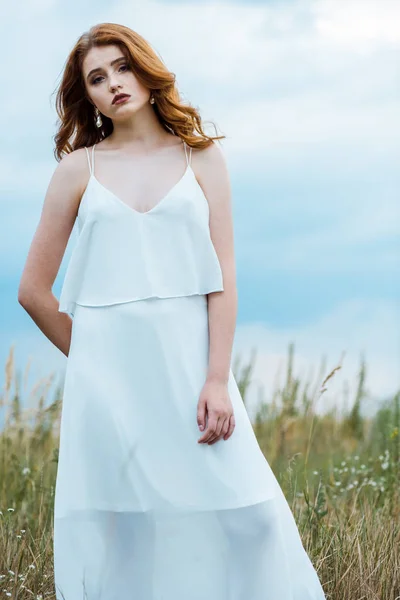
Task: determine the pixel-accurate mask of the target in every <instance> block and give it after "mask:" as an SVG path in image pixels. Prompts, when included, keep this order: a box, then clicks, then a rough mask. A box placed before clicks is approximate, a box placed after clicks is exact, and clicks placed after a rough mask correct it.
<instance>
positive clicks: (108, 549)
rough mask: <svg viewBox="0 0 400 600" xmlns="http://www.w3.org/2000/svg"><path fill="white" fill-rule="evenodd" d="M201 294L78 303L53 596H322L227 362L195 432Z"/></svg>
mask: <svg viewBox="0 0 400 600" xmlns="http://www.w3.org/2000/svg"><path fill="white" fill-rule="evenodd" d="M208 352H209V331H208V302H207V295H193V296H183V297H175V298H162V299H161V298H155V297H153V298H148V299H145V300H139V301H131V302H124V303H120V304H113V305H106V306H83V305H77V307H76V311H75V315H74V319H73V325H72V336H71V345H70V351H69V356H68V360H67V369H66V377H65V383H64V395H63V406H62V414H61V429H60V445H59V460H58V469H57V479H56V491H55V504H54V575H55V586H56V597H57V600H61V599H64V600H81V599H88V600H122V599H123V600H128V599H132V600H204V599H207V600H323V599H324V598H325V596H324V593H323V590H322V587H321V584H320V581H319V578H318V576H317V573H316V571H315V569H314V567H313V565H312V563H311V561H310V559H309V556H308V555H307V553H306V551H305V550H304V547H303V545H302V542H301V538H300V535H299V532H298V529H297V526H296V522H295V520H294V518H293V515H292V512H291V510H290V507H289V505H288V504H287V501H286V499H285V497H284V495H283V493H282V490H281V488H280V486H279V484H278V482H277V480H276V478H275V476H274V474H273V472H272V470H271V468H270V466H269V464H268V462H267V461H266V459H265V457H264V455H263V454H262V452H261V450H260V448H259V445H258V443H257V439H256V437H255V434H254V431H253V428H252V425H251V422H250V419H249V417H248V414H247V411H246V409H245V406H244V404H243V401H242V398H241V396H240V392H239V389H238V386H237V384H236V381H235V379H234V376H233V373H232V371H231V370H230V372H229V382H228V391H229V395H230V399H231V402H232V405H233V409H234V414H235V421H236V427H235V429H234V432H233V434H232V435H231V437H230V438H229V439H228V440H226V441H225V440H223V439H222V440H219V441H218V442H216V443H215V444H213V445H208V444H207V443H206V444H199V443H198V441H197V440H198V439H199V438H200V437H201V436H202V435H203V432H201V431H200V430H199V428H198V424H197V403H198V399H199V395H200V392H201V389H202V387H203V385H204V383H205V380H206V376H207V365H208Z"/></svg>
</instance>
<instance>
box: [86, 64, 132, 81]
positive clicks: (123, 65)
mask: <svg viewBox="0 0 400 600" xmlns="http://www.w3.org/2000/svg"><path fill="white" fill-rule="evenodd" d="M122 67H125V68H126V69H129V65H126V64H122V65H121V66H120V67H119V69H121V68H122ZM119 69H118V70H119ZM99 79H101V77H96V79H93V81H92V84H93V85H96V82H97V81H98V80H99Z"/></svg>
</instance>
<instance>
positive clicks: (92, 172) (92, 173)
mask: <svg viewBox="0 0 400 600" xmlns="http://www.w3.org/2000/svg"><path fill="white" fill-rule="evenodd" d="M95 145H96V144H93V148H92V171H91V175H94V147H95Z"/></svg>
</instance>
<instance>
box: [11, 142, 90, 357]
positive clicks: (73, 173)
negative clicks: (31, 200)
mask: <svg viewBox="0 0 400 600" xmlns="http://www.w3.org/2000/svg"><path fill="white" fill-rule="evenodd" d="M85 154H86V153H85V150H84V148H80V149H78V150H76V151H74V152H71V153H70V154H67V155H65V156H64V157H63V158H62V159H61V161H60V162H59V163H58V165H57V167H56V169H55V171H54V173H53V176H52V178H51V180H50V182H49V185H48V188H47V192H46V195H45V199H44V203H43V207H42V212H41V216H40V220H39V223H38V226H37V228H36V231H35V235H34V237H33V240H32V243H31V246H30V248H29V252H28V256H27V259H26V263H25V266H24V270H23V272H22V277H21V280H20V284H19V288H18V302H19V303H20V304H21V305H22V306H23V308H24V309H25V310H26V312H27V313H28V314H29V315H30V317H31V318H32V319H33V320H34V321H35V323H36V325H37V326H38V327H39V329H40V330H41V331H42V332H43V333H44V335H45V336H46V337H47V338H48V339H49V340H50V341H51V342H52V343H53V344H54V345H55V346H57V348H59V350H61V352H62V353H63V354H65V355H66V356H68V353H69V346H70V340H71V326H72V319H71V318H70V317H69V316H68V315H67V314H66V313H60V312H58V307H59V302H58V300H57V298H56V297H55V296H54V294H53V292H52V288H53V284H54V281H55V278H56V276H57V273H58V271H59V268H60V264H61V261H62V258H63V256H64V253H65V248H66V246H67V243H68V240H69V237H70V235H71V231H72V228H73V226H74V223H75V219H76V215H77V211H78V208H79V203H80V199H81V197H82V193H83V191H84V189H85V186H86V184H87V180H88V175H89V172H88V165H87V158H86V156H85Z"/></svg>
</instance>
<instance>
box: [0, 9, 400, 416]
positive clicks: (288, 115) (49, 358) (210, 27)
mask: <svg viewBox="0 0 400 600" xmlns="http://www.w3.org/2000/svg"><path fill="white" fill-rule="evenodd" d="M101 22H113V23H121V24H124V25H127V26H128V27H131V28H132V29H134V30H136V31H137V32H139V33H140V34H141V35H142V36H144V37H145V38H146V39H147V40H148V41H149V42H150V43H151V44H152V46H153V47H154V48H155V49H156V50H157V52H158V53H159V54H160V56H161V57H162V59H163V61H164V62H165V63H166V64H167V66H168V68H169V69H170V70H171V71H173V72H174V73H175V74H176V82H177V85H178V88H179V91H180V92H181V94H182V96H183V97H184V98H185V99H187V100H188V101H189V102H190V103H191V104H193V105H194V106H196V107H197V108H198V109H199V111H200V113H201V116H202V120H203V121H204V122H205V123H206V126H207V123H210V122H211V123H215V124H216V125H217V128H218V131H219V132H220V133H222V134H223V135H225V136H226V138H225V139H224V140H223V141H222V149H223V152H224V154H225V157H226V160H227V163H228V168H229V173H230V179H231V187H232V210H233V220H234V236H235V238H234V239H235V260H236V270H237V289H238V312H237V324H236V330H235V340H234V346H233V358H234V359H235V358H238V359H239V360H240V362H241V364H242V365H244V364H246V363H247V362H248V361H249V360H250V358H251V356H252V352H253V351H254V350H255V351H256V362H255V369H254V373H253V383H252V384H251V386H250V390H249V411H250V412H251V410H252V408H251V407H253V409H254V407H255V406H256V403H257V401H258V399H259V397H260V396H259V394H260V389H263V390H264V397H265V398H266V400H267V401H268V399H269V398H270V397H271V395H272V393H273V390H274V389H276V387H277V386H278V387H279V386H281V385H283V382H284V378H285V371H286V369H287V362H288V349H289V345H290V344H293V345H294V374H295V376H297V377H299V379H300V380H301V382H302V383H303V384H305V383H306V381H314V382H315V381H318V377H320V376H321V369H322V374H325V375H326V374H328V373H329V372H330V371H331V370H332V369H334V368H335V367H336V366H338V365H340V366H341V369H340V370H339V371H338V372H337V373H336V375H335V377H334V378H332V380H331V381H330V382H329V384H328V390H327V392H325V393H324V395H323V396H322V397H321V398H319V400H318V403H319V404H318V405H317V410H326V409H327V408H328V407H330V406H334V405H336V406H339V405H340V406H342V405H343V401H344V400H343V398H344V396H346V397H347V398H350V402H351V399H352V397H353V396H354V393H355V387H356V385H357V377H358V373H359V371H360V368H361V362H362V361H363V360H364V361H365V363H366V368H367V377H366V388H367V391H368V398H367V399H366V401H365V402H366V407H367V406H369V408H370V409H371V410H373V409H374V407H376V406H378V405H379V402H380V401H381V400H384V399H386V398H387V397H390V396H391V395H393V394H394V393H395V392H396V391H398V390H399V388H400V302H399V297H400V294H399V292H400V283H399V282H400V278H399V274H400V236H399V224H400V203H399V189H400V186H399V178H400V177H399V168H398V156H399V147H398V146H399V138H400V136H399V134H400V117H399V95H400V94H399V81H400V79H399V63H398V53H399V46H400V3H399V2H397V1H395V0H380V1H378V0H375V1H372V0H347V1H346V2H341V1H339V0H335V1H333V0H298V1H296V0H293V1H292V0H280V1H279V2H278V1H268V0H265V1H263V2H262V1H258V2H255V1H253V2H252V1H249V0H245V1H242V2H240V1H233V0H231V1H227V2H212V1H201V2H194V1H187V0H185V1H181V2H179V1H175V2H168V1H158V2H155V1H150V0H149V1H147V0H140V1H133V0H129V2H125V1H109V0H107V2H98V1H96V2H94V1H87V2H85V3H78V2H77V1H76V0H74V1H71V2H68V3H65V2H60V1H55V0H20V1H19V2H18V3H11V2H8V3H2V5H1V8H0V31H1V36H0V40H1V41H0V46H1V51H2V55H3V57H6V60H5V61H3V65H2V80H3V86H2V89H3V93H2V94H1V97H0V125H1V132H2V144H1V146H0V223H1V236H0V293H1V302H2V310H1V313H0V360H1V362H2V364H3V365H5V364H6V361H7V357H8V355H9V352H10V349H11V348H13V352H14V357H15V361H16V366H17V369H18V370H19V371H20V372H21V373H22V372H23V371H24V369H25V367H26V365H27V364H28V363H29V364H30V376H31V378H32V385H33V383H34V382H35V381H37V379H38V378H46V377H47V376H48V375H50V374H54V375H55V377H56V378H57V377H59V378H60V379H61V380H62V377H63V373H64V372H65V367H66V360H67V359H66V357H65V356H64V355H63V354H62V353H61V352H60V351H59V350H58V349H57V348H56V347H55V346H54V345H53V344H52V343H51V342H50V341H49V340H48V339H47V338H46V337H45V336H44V334H43V333H42V332H41V331H40V330H39V328H38V327H37V326H36V324H35V323H34V321H33V320H32V319H31V317H30V316H29V315H28V314H27V313H26V312H25V311H24V309H23V308H22V307H21V306H20V305H19V303H18V301H17V290H18V285H19V280H20V277H21V274H22V270H23V267H24V263H25V260H26V256H27V253H28V249H29V245H30V243H31V240H32V237H33V234H34V232H35V229H36V226H37V224H38V220H39V217H40V212H41V208H42V204H43V199H44V195H45V193H46V190H47V186H48V183H49V181H50V178H51V175H52V173H53V171H54V170H55V168H56V166H57V163H56V160H55V158H54V155H53V149H54V143H53V136H54V135H55V133H56V131H57V125H56V123H57V115H56V111H55V91H56V89H57V86H58V84H59V82H60V78H61V73H62V70H63V66H64V63H65V60H66V58H67V56H68V54H69V52H70V51H71V49H72V47H73V46H74V44H75V42H76V41H77V39H78V37H79V36H80V35H81V34H82V33H83V32H84V31H87V30H88V29H89V28H90V27H91V26H92V25H94V24H96V23H101ZM207 127H208V126H207ZM211 131H212V129H211ZM76 235H77V234H76V232H75V230H74V231H73V234H72V236H71V239H70V242H69V244H68V246H67V249H66V253H65V256H64V259H63V262H62V264H61V267H60V271H59V273H58V276H57V279H56V282H55V285H54V288H53V291H54V293H55V295H56V296H57V297H58V296H59V292H60V289H61V284H62V281H63V276H64V274H65V268H66V266H67V263H68V259H69V257H70V254H71V251H72V248H73V246H74V244H75V242H76ZM2 372H4V368H3V369H2ZM2 380H4V375H2ZM345 390H346V394H347V395H346V394H345V393H344V391H345Z"/></svg>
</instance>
